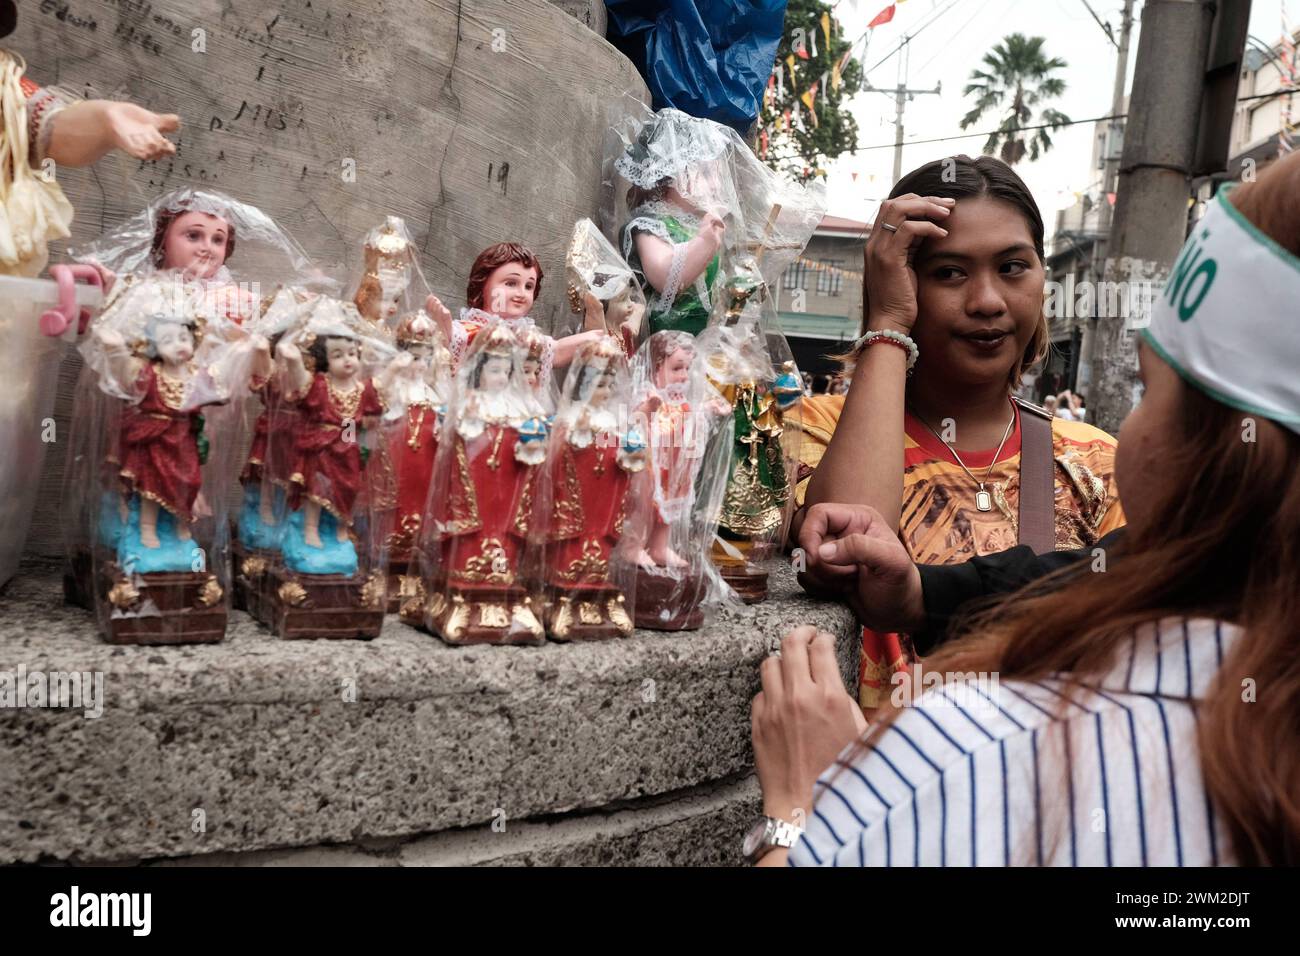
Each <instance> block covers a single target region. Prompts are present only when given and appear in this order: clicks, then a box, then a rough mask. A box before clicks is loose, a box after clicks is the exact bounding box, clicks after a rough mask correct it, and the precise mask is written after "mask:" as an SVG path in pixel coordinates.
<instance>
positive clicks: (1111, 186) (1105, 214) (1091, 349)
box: [1075, 0, 1133, 391]
mask: <svg viewBox="0 0 1300 956" xmlns="http://www.w3.org/2000/svg"><path fill="white" fill-rule="evenodd" d="M1084 5H1085V6H1087V0H1084ZM1088 12H1089V13H1091V14H1092V15H1093V18H1094V19H1097V22H1098V23H1102V21H1101V20H1100V19H1098V18H1097V14H1096V13H1095V12H1093V9H1092V7H1091V6H1088ZM1121 17H1122V19H1121V21H1120V28H1119V44H1118V50H1119V52H1118V54H1117V57H1116V61H1115V90H1114V92H1113V93H1112V95H1111V100H1110V115H1111V117H1112V119H1111V120H1110V121H1109V126H1108V129H1109V133H1108V134H1107V136H1106V147H1105V148H1106V154H1105V156H1104V157H1103V161H1104V163H1105V171H1104V173H1103V174H1102V182H1101V222H1100V223H1099V227H1100V228H1099V231H1100V232H1101V235H1100V236H1098V237H1097V238H1096V239H1095V240H1094V241H1093V245H1092V266H1091V268H1090V269H1089V272H1090V273H1091V276H1090V277H1091V278H1092V280H1093V281H1094V282H1096V281H1100V280H1101V279H1102V277H1103V275H1104V268H1105V262H1106V251H1107V243H1108V240H1109V237H1110V227H1111V221H1112V219H1113V218H1114V214H1115V207H1114V206H1112V205H1111V204H1110V197H1111V196H1112V195H1114V194H1115V192H1116V184H1117V181H1118V179H1119V158H1120V153H1119V144H1120V143H1121V142H1123V136H1124V120H1122V119H1119V116H1120V114H1121V113H1123V112H1124V81H1125V80H1126V79H1127V78H1128V45H1129V39H1130V37H1131V36H1132V34H1133V0H1124V12H1123V14H1121ZM1102 26H1103V28H1104V29H1105V31H1106V35H1107V36H1108V37H1110V39H1111V42H1112V43H1114V42H1115V38H1114V35H1113V34H1112V32H1111V28H1110V26H1109V25H1108V24H1104V23H1102ZM1081 324H1083V325H1084V326H1085V327H1086V328H1087V332H1088V335H1087V339H1086V342H1087V351H1088V358H1087V363H1086V364H1087V368H1086V373H1085V375H1086V382H1087V383H1088V385H1091V383H1092V382H1093V381H1094V380H1095V379H1094V376H1095V375H1096V373H1097V370H1098V367H1097V365H1096V361H1097V358H1098V351H1099V347H1098V345H1097V340H1098V339H1099V338H1100V334H1099V332H1098V329H1097V320H1096V319H1095V318H1093V319H1085V320H1083V321H1082V323H1081ZM1079 351H1083V342H1082V341H1080V342H1079ZM1075 361H1076V362H1077V361H1078V354H1077V353H1076V358H1075ZM1076 368H1077V365H1076ZM1089 391H1090V389H1089Z"/></svg>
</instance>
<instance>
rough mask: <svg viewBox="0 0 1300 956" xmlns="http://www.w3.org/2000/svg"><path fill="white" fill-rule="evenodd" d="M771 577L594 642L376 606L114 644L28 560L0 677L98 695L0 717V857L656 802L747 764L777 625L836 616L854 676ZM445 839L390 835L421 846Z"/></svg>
mask: <svg viewBox="0 0 1300 956" xmlns="http://www.w3.org/2000/svg"><path fill="white" fill-rule="evenodd" d="M771 571H772V590H773V593H772V596H771V597H770V598H769V600H768V601H767V602H765V603H764V604H760V605H756V606H754V607H748V608H739V609H736V610H734V611H729V612H726V613H724V614H721V615H719V616H718V617H717V618H716V619H715V620H714V621H713V622H711V623H710V624H709V625H708V626H706V627H705V628H704V629H703V630H700V631H696V632H693V633H685V634H677V635H671V634H661V633H652V632H642V631H638V632H636V633H635V634H633V635H632V636H631V637H629V638H626V639H624V640H620V641H616V642H613V643H608V644H599V645H584V644H577V645H559V644H548V645H546V646H543V647H540V648H496V647H479V648H451V647H447V646H445V645H443V644H442V643H441V642H439V641H437V640H436V639H434V638H431V637H429V636H427V635H424V634H421V633H419V632H417V631H414V630H412V629H411V628H408V627H406V626H405V625H403V624H401V623H400V622H399V621H397V620H396V619H392V618H390V619H389V621H388V622H387V623H386V626H385V629H384V632H383V634H382V635H381V636H380V637H379V638H378V639H376V640H375V641H372V642H368V643H367V642H350V641H349V642H343V641H293V642H284V641H278V640H275V639H274V638H272V637H271V636H270V635H268V634H265V633H263V632H262V631H260V630H259V629H258V628H257V627H256V625H254V624H253V622H252V621H251V620H250V619H249V618H247V617H246V616H245V615H243V614H239V613H236V614H234V615H233V624H232V627H231V630H230V634H229V636H228V638H227V640H226V641H225V642H224V643H222V644H216V645H208V646H194V647H176V648H137V647H112V646H109V645H106V644H102V643H100V642H99V641H98V640H97V639H96V638H95V636H94V634H93V629H92V626H91V621H90V619H89V617H88V615H87V614H86V613H85V612H84V611H81V610H79V609H77V608H69V607H64V606H63V605H62V597H61V593H60V590H59V582H58V576H57V569H56V568H54V567H53V566H50V565H43V566H42V565H28V566H26V567H25V568H24V572H25V573H20V576H19V577H18V578H16V579H15V580H14V581H13V582H11V584H10V585H9V587H8V588H7V589H6V590H5V592H4V593H3V595H0V671H10V672H16V670H17V668H18V667H19V666H20V665H21V666H23V667H25V668H26V670H27V671H28V672H29V673H30V672H32V671H38V670H39V671H45V672H52V671H72V670H77V671H91V672H95V671H98V672H102V673H103V674H104V696H105V704H104V711H103V716H102V717H99V718H98V719H87V718H86V717H84V716H83V715H82V713H81V712H80V711H69V710H51V709H21V710H3V711H0V761H3V764H2V765H3V766H4V767H5V773H4V774H3V776H0V863H10V862H17V861H24V862H33V861H52V860H67V861H72V862H97V861H113V860H144V859H151V858H160V857H188V856H193V855H196V854H209V853H217V852H227V853H229V852H234V853H242V852H247V851H252V850H266V849H270V848H275V847H317V846H319V845H321V844H362V843H365V842H366V841H374V840H385V839H391V838H411V837H415V836H418V835H427V834H437V833H441V832H442V831H448V830H453V829H457V828H465V827H473V826H482V825H488V824H490V823H491V821H492V820H493V819H494V818H500V817H501V814H502V813H504V815H505V819H506V820H507V826H508V827H512V826H513V825H514V822H515V821H524V820H526V819H528V818H530V817H542V816H544V817H547V818H548V820H550V819H551V818H555V817H558V816H560V815H563V814H567V813H570V812H571V811H575V810H589V809H591V808H603V807H607V806H609V805H611V804H614V805H616V807H617V811H618V812H619V813H634V814H635V813H649V814H650V815H649V816H647V817H646V820H647V821H655V820H659V819H661V817H662V813H663V812H662V811H654V812H652V807H653V804H652V803H645V804H644V806H642V804H641V803H640V802H639V801H643V800H645V798H653V797H659V796H662V795H667V794H677V793H682V792H684V791H690V790H692V788H700V787H704V788H708V787H711V786H715V785H717V784H718V782H719V781H733V780H736V779H738V778H739V777H740V776H743V775H744V774H746V773H748V772H749V771H750V770H751V768H752V762H753V758H752V752H751V748H750V742H749V704H750V700H751V699H752V697H753V695H754V693H756V692H757V689H758V663H759V661H760V660H761V659H762V657H763V656H764V655H766V654H767V653H768V652H769V651H770V650H771V649H772V648H773V647H774V646H775V645H776V643H777V642H778V641H779V639H780V637H781V636H782V635H783V634H784V633H785V632H786V631H787V630H788V629H789V628H790V627H792V626H794V625H796V624H799V623H810V624H816V625H817V626H819V627H821V628H823V629H825V630H829V631H832V632H834V633H836V634H838V635H839V636H840V638H841V641H840V660H841V666H842V669H843V672H844V674H845V675H846V678H847V677H850V676H852V675H855V674H856V668H857V653H858V642H857V640H856V627H855V625H854V623H853V620H852V615H851V614H850V612H848V611H847V610H846V609H844V608H843V607H840V606H838V605H831V604H824V603H819V602H814V601H812V600H810V599H808V598H806V597H805V596H804V595H803V593H802V591H801V590H800V589H799V587H798V585H797V584H796V583H795V581H794V575H793V573H792V572H791V570H790V569H789V568H788V567H787V566H785V565H784V564H777V565H774V566H773V567H772V568H771ZM349 688H355V701H353V702H349V701H346V700H345V699H344V698H345V696H352V695H351V694H350V693H347V692H348V690H349ZM714 799H721V798H714ZM728 800H730V798H728ZM629 801H632V803H629ZM731 802H736V801H731ZM655 812H658V813H659V816H656V815H655ZM674 812H677V811H674ZM748 812H752V807H751V808H750V810H749V811H747V812H746V813H745V814H739V812H738V816H737V820H738V821H739V823H738V825H739V826H740V827H741V828H742V829H743V825H744V823H743V820H740V816H744V819H745V820H747V819H748ZM679 815H680V817H681V819H680V820H679V822H677V823H675V824H674V826H676V827H678V832H688V831H689V832H695V831H693V830H692V829H691V828H692V827H694V826H695V824H693V823H690V822H689V821H690V820H696V819H698V818H699V816H698V815H692V813H690V812H687V811H680V813H679ZM670 816H671V814H670ZM705 816H707V814H705ZM200 819H201V820H202V827H201V828H200V827H199V826H198V823H197V821H199V820H200ZM620 819H624V820H626V819H630V818H627V817H623V818H620ZM552 822H553V821H552ZM538 825H541V824H538ZM547 825H551V824H550V823H548V824H547ZM620 825H622V824H620ZM647 826H648V827H650V828H651V829H654V828H655V827H657V826H658V824H654V823H653V822H648V823H647ZM700 827H701V830H700V832H708V833H710V834H713V836H712V837H710V839H714V840H715V841H716V845H715V846H713V847H711V848H707V849H705V848H701V849H698V850H697V851H695V852H696V853H697V854H698V858H699V859H701V860H703V859H706V858H707V859H710V860H718V861H721V860H723V859H726V858H727V857H726V854H728V853H734V846H735V840H736V839H737V838H738V835H739V831H736V832H733V833H727V834H726V835H725V838H724V837H720V836H717V835H716V833H715V832H714V831H715V828H714V827H712V826H711V825H705V824H703V823H701V824H700ZM682 828H685V829H682ZM635 830H636V827H635V825H631V824H628V825H626V827H625V829H624V830H622V831H619V832H623V833H634V832H635ZM196 831H197V832H196ZM465 839H469V838H465ZM611 839H613V838H611ZM619 839H622V838H619ZM627 840H632V838H631V837H628V838H627ZM578 842H579V843H581V842H582V841H578ZM633 842H635V841H633ZM471 843H472V841H471ZM615 843H618V839H615ZM502 845H503V846H504V843H503V844H502ZM592 845H593V846H596V845H604V844H600V841H595V842H594V843H592ZM620 845H624V846H626V845H629V844H628V843H627V842H626V841H625V842H624V844H620ZM455 846H457V844H455V843H454V842H453V843H446V844H444V843H438V844H436V845H435V844H430V847H431V849H428V850H427V851H425V850H421V849H420V848H419V847H415V846H413V847H409V848H407V849H406V850H404V851H403V852H404V853H407V854H408V855H409V856H410V859H411V860H412V862H416V863H418V862H436V861H437V859H438V857H439V856H440V855H441V854H442V853H443V852H444V849H443V848H445V847H455ZM488 846H490V847H491V846H494V844H488ZM538 846H539V847H542V844H538ZM322 852H324V851H322ZM445 852H446V853H448V854H450V856H451V857H452V858H458V857H456V854H457V853H462V854H469V857H472V856H473V853H474V852H478V851H477V850H474V849H473V847H472V846H471V845H470V844H466V845H465V846H462V847H460V848H459V849H456V850H453V849H446V850H445ZM484 852H485V853H486V852H487V851H484ZM492 852H495V853H499V855H500V857H501V858H502V859H503V861H506V862H512V861H513V862H519V861H522V862H527V861H529V860H532V861H534V862H536V861H540V860H542V859H543V858H546V857H547V853H548V852H550V851H547V850H545V849H544V848H539V849H528V848H527V847H525V848H524V849H520V850H518V851H513V850H512V851H508V852H507V851H505V850H501V851H498V850H495V849H494V850H492ZM583 852H585V851H583ZM593 852H596V851H593ZM611 852H613V851H611ZM619 852H620V853H621V852H622V851H619ZM629 852H630V851H629ZM667 852H668V851H667V849H655V850H652V851H651V850H647V853H649V854H650V855H651V856H652V857H654V858H656V859H659V858H662V859H664V860H665V861H666V860H668V859H669V857H668V856H666V855H665V854H667ZM556 853H557V854H558V855H553V857H552V858H554V859H561V858H563V854H562V853H559V851H556ZM575 853H577V851H575ZM577 856H578V857H580V856H581V853H577ZM469 857H466V859H468V858H469ZM516 858H517V859H516ZM575 858H576V857H575ZM619 858H620V859H637V860H638V861H639V860H640V858H639V857H638V856H637V855H636V854H633V855H632V856H631V857H630V858H629V857H626V856H620V857H619ZM476 859H477V858H476ZM495 859H497V857H493V856H492V855H491V853H487V855H486V856H484V857H483V860H482V861H483V862H491V861H493V860H495Z"/></svg>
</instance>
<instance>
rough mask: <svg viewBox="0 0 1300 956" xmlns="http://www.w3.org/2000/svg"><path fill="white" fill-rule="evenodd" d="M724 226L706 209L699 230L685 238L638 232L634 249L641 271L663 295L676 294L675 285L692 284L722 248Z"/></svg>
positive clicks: (682, 286) (678, 287)
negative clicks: (675, 239)
mask: <svg viewBox="0 0 1300 956" xmlns="http://www.w3.org/2000/svg"><path fill="white" fill-rule="evenodd" d="M725 230H726V226H725V225H724V224H723V222H722V220H721V219H720V218H718V217H717V216H715V215H714V214H713V213H706V214H705V216H704V219H703V221H702V222H701V223H700V231H699V233H698V234H697V235H696V236H695V238H694V239H691V240H689V241H687V242H678V243H670V242H667V241H665V240H663V239H660V238H659V237H658V236H656V235H653V234H651V233H648V232H638V233H637V234H636V252H637V255H638V256H640V258H641V271H642V272H643V273H644V274H645V277H646V279H647V280H649V282H650V284H651V285H652V286H654V287H655V289H656V290H658V291H659V292H660V294H661V295H663V297H664V298H668V293H670V292H671V293H672V294H673V296H674V297H676V294H677V291H678V290H679V289H683V288H686V287H687V286H690V285H693V284H694V283H695V280H696V279H698V278H699V277H700V276H702V275H703V274H704V270H705V269H707V268H708V267H709V263H710V262H712V261H713V257H714V256H715V255H717V254H718V250H719V249H720V248H722V237H723V233H724V231H725ZM673 279H676V280H677V281H676V283H673V281H672V280H673Z"/></svg>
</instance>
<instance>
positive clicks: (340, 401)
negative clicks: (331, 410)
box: [325, 378, 365, 419]
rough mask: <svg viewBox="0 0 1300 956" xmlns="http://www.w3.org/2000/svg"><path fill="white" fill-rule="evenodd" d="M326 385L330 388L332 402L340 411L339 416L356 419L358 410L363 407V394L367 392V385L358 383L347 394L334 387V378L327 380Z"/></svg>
mask: <svg viewBox="0 0 1300 956" xmlns="http://www.w3.org/2000/svg"><path fill="white" fill-rule="evenodd" d="M325 384H326V385H328V386H329V391H330V401H332V402H333V403H334V407H335V408H337V409H338V410H339V416H340V417H342V418H353V419H354V418H356V417H357V409H358V408H360V407H361V393H362V392H363V391H364V390H365V384H364V383H363V382H357V383H356V384H354V385H353V386H352V388H351V389H349V390H348V391H346V392H345V391H343V390H342V389H341V388H336V387H335V386H334V380H333V378H326V380H325Z"/></svg>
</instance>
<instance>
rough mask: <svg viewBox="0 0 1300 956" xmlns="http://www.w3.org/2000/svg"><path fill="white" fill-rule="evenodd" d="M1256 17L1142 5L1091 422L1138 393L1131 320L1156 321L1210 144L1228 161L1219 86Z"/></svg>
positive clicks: (1239, 9) (1227, 100) (1200, 4)
mask: <svg viewBox="0 0 1300 956" xmlns="http://www.w3.org/2000/svg"><path fill="white" fill-rule="evenodd" d="M1249 19H1250V3H1249V2H1248V0H1236V2H1224V0H1147V2H1146V3H1145V4H1144V5H1143V8H1142V35H1141V38H1140V39H1139V41H1138V51H1137V65H1136V68H1135V71H1134V75H1133V93H1132V96H1131V97H1130V99H1129V109H1128V114H1129V116H1130V117H1131V118H1132V122H1129V123H1127V124H1126V126H1125V136H1124V151H1123V155H1122V157H1121V160H1120V164H1119V175H1118V179H1117V183H1116V189H1115V192H1116V194H1117V200H1116V203H1115V217H1114V222H1113V224H1112V226H1111V232H1110V241H1109V243H1108V246H1107V249H1108V252H1107V257H1106V266H1105V282H1104V283H1103V286H1102V287H1101V288H1100V289H1099V290H1098V294H1097V296H1096V300H1097V305H1098V308H1099V318H1098V320H1097V327H1096V336H1095V338H1096V340H1097V345H1098V350H1097V353H1098V354H1097V359H1096V361H1095V362H1094V363H1093V370H1092V371H1093V379H1094V384H1093V387H1092V389H1091V390H1090V392H1091V393H1090V396H1089V397H1090V398H1091V399H1092V401H1091V402H1090V405H1091V409H1092V412H1091V415H1090V421H1094V422H1095V423H1096V424H1097V425H1098V426H1100V427H1101V428H1103V429H1105V430H1106V431H1109V432H1111V433H1112V434H1114V433H1115V432H1116V430H1117V429H1118V428H1119V424H1120V422H1121V421H1122V420H1123V418H1124V417H1125V415H1127V414H1128V412H1129V409H1131V408H1132V407H1133V405H1134V404H1135V402H1136V399H1137V394H1136V393H1137V389H1136V384H1137V349H1136V342H1135V339H1134V329H1135V328H1136V327H1138V326H1141V325H1145V324H1146V323H1147V322H1149V320H1150V315H1149V310H1150V308H1151V306H1152V304H1153V302H1154V300H1155V299H1156V298H1157V297H1158V295H1159V289H1160V288H1162V287H1163V285H1164V282H1165V280H1166V279H1167V277H1168V275H1169V269H1170V267H1171V266H1172V265H1173V261H1174V259H1175V258H1176V257H1177V255H1178V251H1179V249H1181V248H1182V245H1183V241H1184V239H1185V238H1186V236H1187V222H1188V208H1189V205H1190V200H1191V183H1192V178H1193V177H1194V176H1196V175H1197V174H1198V173H1201V172H1203V170H1204V169H1206V168H1209V166H1208V165H1207V162H1208V160H1207V157H1208V156H1209V154H1211V153H1218V152H1221V153H1222V155H1221V157H1217V158H1215V159H1214V160H1213V161H1216V162H1218V163H1219V166H1220V168H1222V166H1223V165H1226V162H1227V136H1226V133H1227V131H1228V130H1229V129H1230V127H1231V123H1232V111H1233V108H1234V106H1235V86H1232V87H1231V89H1229V92H1228V95H1227V96H1226V97H1225V96H1223V95H1222V90H1223V89H1225V88H1227V87H1226V86H1224V84H1225V83H1226V84H1235V82H1236V70H1237V69H1239V66H1238V65H1237V64H1238V63H1239V62H1240V59H1241V55H1242V50H1243V49H1244V46H1245V36H1246V34H1245V27H1246V23H1247V21H1248V20H1249ZM1234 48H1235V54H1234V52H1233V51H1234ZM1212 53H1213V56H1212V55H1211V54H1212ZM1234 55H1235V59H1236V62H1235V63H1234V62H1232V58H1233V56H1234ZM1211 77H1212V78H1213V82H1211V81H1210V80H1211ZM1211 92H1213V93H1214V95H1213V96H1211V95H1207V94H1209V93H1211ZM1209 143H1214V144H1215V145H1214V146H1213V148H1209V149H1207V145H1206V144H1209ZM1107 283H1120V285H1119V286H1118V289H1119V290H1120V292H1121V294H1120V295H1118V296H1111V295H1108V294H1106V284H1107ZM1110 288H1112V289H1113V288H1115V287H1113V286H1112V287H1110ZM1105 298H1118V299H1119V300H1121V302H1126V303H1127V304H1128V305H1130V306H1132V305H1137V306H1138V309H1137V312H1136V314H1134V313H1132V312H1130V314H1129V316H1128V317H1127V318H1125V317H1124V315H1123V314H1121V315H1114V314H1110V313H1109V310H1107V312H1105V313H1101V312H1100V309H1101V308H1102V306H1103V299H1105ZM1117 311H1124V310H1117Z"/></svg>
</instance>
